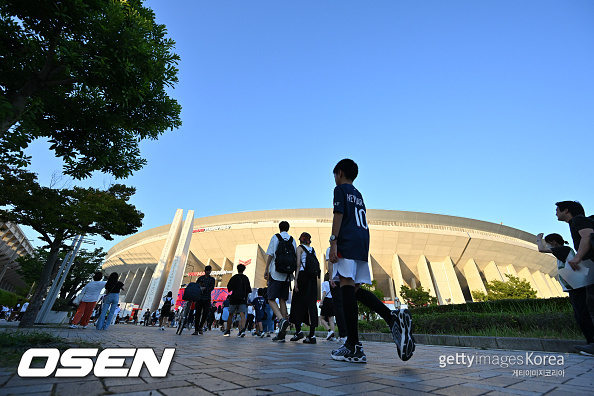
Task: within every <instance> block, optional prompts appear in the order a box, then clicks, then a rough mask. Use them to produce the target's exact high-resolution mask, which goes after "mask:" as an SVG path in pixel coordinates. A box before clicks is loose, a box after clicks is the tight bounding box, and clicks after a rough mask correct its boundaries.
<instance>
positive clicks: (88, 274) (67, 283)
mask: <svg viewBox="0 0 594 396" xmlns="http://www.w3.org/2000/svg"><path fill="white" fill-rule="evenodd" d="M105 256H107V253H106V252H104V251H103V249H102V248H97V249H94V250H93V251H92V252H91V251H88V250H85V249H80V250H79V252H78V254H77V255H76V257H75V258H74V262H73V263H72V268H70V271H69V272H68V276H67V277H66V280H64V284H63V285H62V289H60V298H64V299H66V300H70V299H71V298H73V297H74V296H76V295H77V294H78V292H79V291H81V290H82V289H83V287H85V285H86V284H87V283H88V282H89V281H91V280H92V279H93V275H95V272H98V271H100V270H101V265H102V264H103V258H104V257H105Z"/></svg>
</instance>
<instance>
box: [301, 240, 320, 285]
mask: <svg viewBox="0 0 594 396" xmlns="http://www.w3.org/2000/svg"><path fill="white" fill-rule="evenodd" d="M301 248H302V249H303V251H304V252H305V266H304V269H303V274H304V275H305V276H307V277H308V278H310V279H311V278H319V277H320V274H321V273H322V271H321V270H320V262H319V261H318V258H317V257H316V251H315V250H314V248H313V247H312V248H311V253H310V252H309V251H308V250H307V249H306V248H305V246H303V245H301Z"/></svg>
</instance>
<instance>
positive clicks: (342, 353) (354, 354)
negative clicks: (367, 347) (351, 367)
mask: <svg viewBox="0 0 594 396" xmlns="http://www.w3.org/2000/svg"><path fill="white" fill-rule="evenodd" d="M331 356H332V359H334V360H343V361H345V362H349V363H367V357H366V356H365V353H364V352H363V346H362V345H361V344H357V345H355V346H350V345H349V344H344V345H343V346H341V347H340V348H338V349H336V350H334V351H332V355H331Z"/></svg>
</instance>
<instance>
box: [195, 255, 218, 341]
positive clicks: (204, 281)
mask: <svg viewBox="0 0 594 396" xmlns="http://www.w3.org/2000/svg"><path fill="white" fill-rule="evenodd" d="M211 272H212V267H211V266H210V265H207V266H206V267H204V275H202V276H201V277H199V278H198V280H196V282H198V284H199V285H200V290H201V291H202V293H201V294H200V298H199V299H198V301H196V310H195V311H194V312H195V315H194V326H195V328H194V332H193V333H192V335H197V334H202V333H203V332H204V324H205V323H206V319H207V318H208V314H209V313H210V306H211V304H210V300H211V294H212V291H213V290H214V287H215V279H214V278H213V277H212V276H210V273H211Z"/></svg>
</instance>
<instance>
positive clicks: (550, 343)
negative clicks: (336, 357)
mask: <svg viewBox="0 0 594 396" xmlns="http://www.w3.org/2000/svg"><path fill="white" fill-rule="evenodd" d="M294 333H295V332H294V331H290V332H287V334H294ZM327 334H328V333H326V332H324V331H316V337H317V338H319V339H322V340H325V339H326V335H327ZM414 337H415V341H416V343H417V344H421V345H439V346H455V347H468V348H478V349H508V350H516V351H538V352H557V353H575V354H577V353H578V352H577V351H576V350H575V349H574V347H573V346H574V345H585V344H586V343H585V341H583V340H553V339H544V338H517V337H472V336H456V335H436V334H414ZM359 338H360V339H361V341H374V342H389V343H392V342H394V341H393V340H392V335H391V334H390V333H359Z"/></svg>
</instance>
